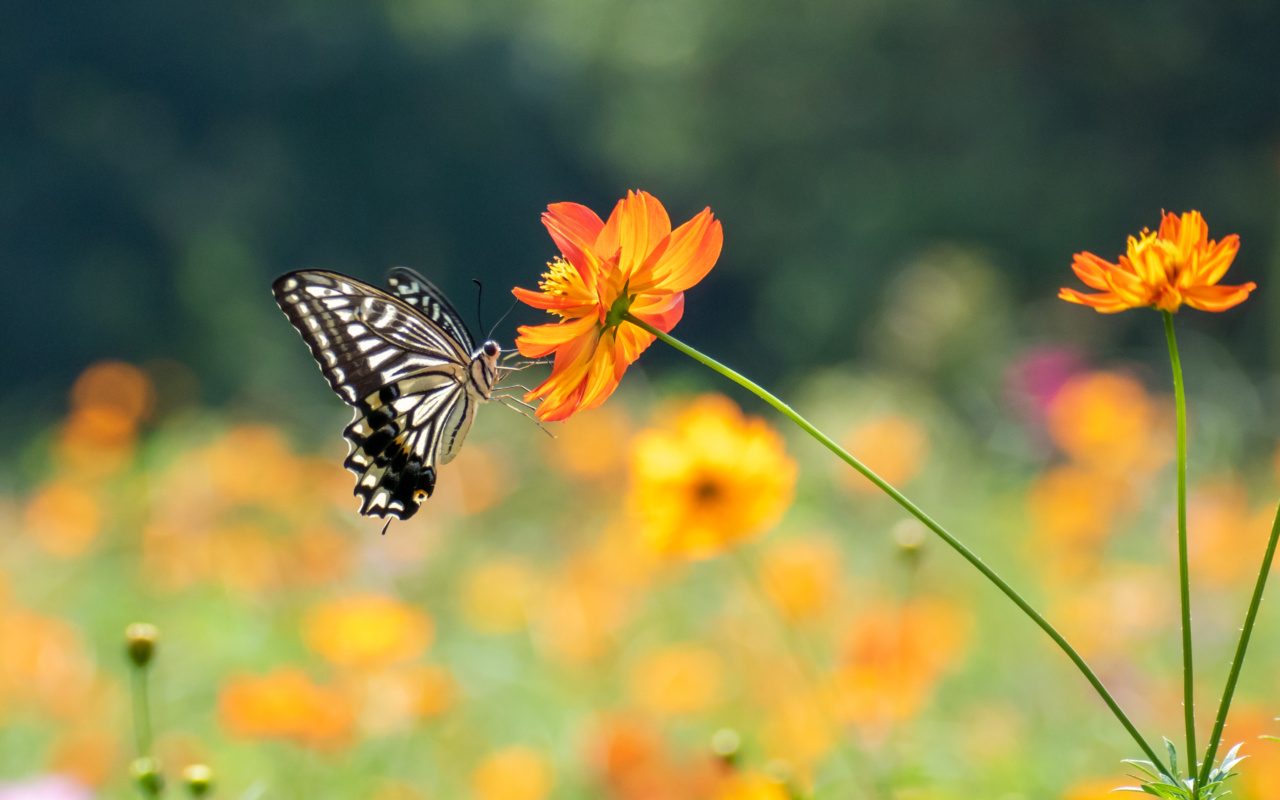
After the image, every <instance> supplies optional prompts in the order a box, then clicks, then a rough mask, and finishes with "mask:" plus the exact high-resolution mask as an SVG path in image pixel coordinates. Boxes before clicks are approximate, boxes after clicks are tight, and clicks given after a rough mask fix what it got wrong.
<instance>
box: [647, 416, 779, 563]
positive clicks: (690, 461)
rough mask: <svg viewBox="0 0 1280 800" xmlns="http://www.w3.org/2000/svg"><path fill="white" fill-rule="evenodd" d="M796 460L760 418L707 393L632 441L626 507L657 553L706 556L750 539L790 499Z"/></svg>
mask: <svg viewBox="0 0 1280 800" xmlns="http://www.w3.org/2000/svg"><path fill="white" fill-rule="evenodd" d="M795 483H796V463H795V461H793V460H792V459H791V458H790V457H789V456H788V455H787V453H786V450H785V449H784V447H783V442H782V437H781V436H779V435H778V433H777V432H776V431H774V430H773V428H771V427H769V425H768V424H767V423H766V422H765V421H764V420H762V419H759V418H757V417H744V416H743V415H742V411H741V410H739V408H738V407H737V406H736V405H734V404H733V402H732V401H731V400H729V399H728V398H725V397H722V396H720V395H705V396H703V397H700V398H698V399H697V400H695V401H694V402H693V403H692V404H690V405H689V407H688V408H687V409H685V411H684V412H683V413H681V414H680V415H679V416H678V417H677V418H676V419H675V421H674V424H673V425H672V426H671V427H670V428H669V429H668V428H651V429H649V430H645V431H642V432H641V433H640V434H638V435H637V436H636V438H635V440H634V443H633V445H632V449H631V497H630V501H631V507H632V509H634V511H635V513H636V515H637V517H638V519H639V521H640V525H641V533H642V536H643V538H644V541H645V542H646V543H647V544H648V546H649V547H650V548H651V549H652V550H653V551H654V552H656V553H659V554H662V555H668V556H677V557H684V558H709V557H711V556H715V555H718V554H720V553H722V552H724V551H725V550H726V549H728V548H729V547H731V546H733V545H735V544H738V543H740V542H742V541H745V540H747V539H750V538H751V537H753V536H755V535H756V534H759V533H761V532H763V531H765V530H767V529H768V528H770V527H772V526H773V525H775V524H777V522H778V520H780V519H781V518H782V515H783V513H784V512H785V511H786V510H787V507H788V506H790V505H791V499H792V494H793V492H794V489H795Z"/></svg>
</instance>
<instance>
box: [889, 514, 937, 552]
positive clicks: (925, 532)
mask: <svg viewBox="0 0 1280 800" xmlns="http://www.w3.org/2000/svg"><path fill="white" fill-rule="evenodd" d="M891 533H892V536H893V544H894V545H895V546H896V547H897V548H898V553H899V554H901V556H902V557H903V558H904V559H906V560H908V561H912V562H914V561H916V560H918V559H919V558H920V556H921V554H922V553H921V551H922V548H923V547H924V543H925V539H927V538H928V536H929V529H928V528H926V527H925V526H924V524H923V523H921V522H920V521H919V520H917V519H914V518H912V519H904V520H902V521H901V522H899V523H898V524H897V525H894V526H893V531H892V532H891Z"/></svg>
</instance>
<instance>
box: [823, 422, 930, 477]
mask: <svg viewBox="0 0 1280 800" xmlns="http://www.w3.org/2000/svg"><path fill="white" fill-rule="evenodd" d="M844 447H845V449H846V450H848V451H849V452H850V453H852V454H853V455H854V456H855V457H856V458H858V460H860V461H861V462H862V463H863V464H865V465H866V466H867V467H869V468H870V469H871V471H872V472H874V473H876V474H877V475H879V476H880V477H881V478H884V479H885V480H886V481H888V482H889V483H890V484H892V485H894V486H905V485H906V484H908V483H910V482H911V481H913V480H915V478H916V476H918V475H919V474H920V471H921V470H922V469H924V465H925V461H926V460H927V459H928V457H929V434H928V432H927V431H926V430H925V429H924V426H922V425H921V424H920V423H919V422H917V421H916V420H914V419H912V418H910V417H907V416H904V415H902V414H888V415H885V416H882V417H877V418H875V419H871V420H868V421H866V422H864V423H862V424H861V425H859V426H858V427H856V428H854V429H853V430H852V431H851V432H850V433H849V435H848V436H846V437H845V440H844ZM842 466H843V465H842ZM840 476H841V479H842V480H843V481H844V482H845V483H846V484H847V485H848V486H849V487H850V488H852V489H853V490H854V491H857V492H864V493H867V494H876V493H878V492H879V491H880V490H879V489H877V488H876V485H875V484H874V483H872V482H871V481H869V480H867V479H866V478H864V477H863V476H862V474H861V473H859V472H855V471H853V470H850V469H841V470H840Z"/></svg>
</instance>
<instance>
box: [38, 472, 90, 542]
mask: <svg viewBox="0 0 1280 800" xmlns="http://www.w3.org/2000/svg"><path fill="white" fill-rule="evenodd" d="M101 528H102V508H101V506H100V504H99V503H98V499H97V497H96V496H95V493H94V492H93V491H91V490H90V489H89V488H87V487H86V486H84V485H83V484H81V483H79V482H77V481H70V480H59V481H54V482H52V483H47V484H45V485H44V486H42V487H40V489H39V490H38V491H37V492H36V493H35V495H34V496H33V497H32V498H31V501H30V502H29V503H28V504H27V514H26V533H27V535H28V536H29V537H30V538H31V539H32V540H33V541H35V543H36V544H38V545H39V546H40V547H41V548H43V549H44V550H45V551H46V552H48V553H50V554H51V555H55V556H59V557H62V558H72V557H75V556H78V555H81V554H83V553H84V552H85V550H87V549H88V548H89V545H90V544H92V543H93V540H94V539H96V538H97V536H98V532H99V531H100V530H101Z"/></svg>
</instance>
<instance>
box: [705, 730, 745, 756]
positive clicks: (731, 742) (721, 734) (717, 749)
mask: <svg viewBox="0 0 1280 800" xmlns="http://www.w3.org/2000/svg"><path fill="white" fill-rule="evenodd" d="M741 750H742V737H741V736H739V735H738V732H737V731H735V730H734V729H733V728H721V729H720V730H718V731H716V732H715V733H713V734H712V735H711V752H713V753H715V754H716V755H717V756H719V757H720V758H721V759H722V760H723V761H724V762H725V763H726V764H730V765H732V764H733V763H734V762H736V761H737V760H738V755H739V753H740V752H741Z"/></svg>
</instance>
